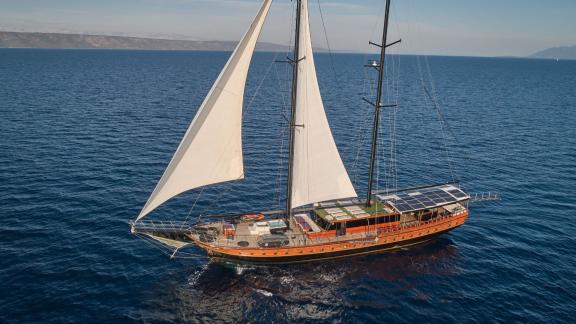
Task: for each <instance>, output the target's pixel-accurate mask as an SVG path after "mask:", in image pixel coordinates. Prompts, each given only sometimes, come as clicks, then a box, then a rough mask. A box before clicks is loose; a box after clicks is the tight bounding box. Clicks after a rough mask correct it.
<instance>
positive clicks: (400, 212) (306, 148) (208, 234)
mask: <svg viewBox="0 0 576 324" xmlns="http://www.w3.org/2000/svg"><path fill="white" fill-rule="evenodd" d="M271 3H272V0H264V1H263V3H262V6H261V8H260V10H259V11H258V13H257V15H256V17H255V18H254V20H253V21H252V23H251V25H250V28H249V29H248V31H247V32H246V34H245V35H244V36H243V37H242V39H241V40H240V42H239V43H238V45H237V47H236V49H235V50H234V52H233V53H232V55H231V56H230V58H229V60H228V62H227V63H226V65H225V66H224V68H223V70H222V72H221V73H220V75H219V77H218V78H217V80H216V81H215V83H214V85H213V86H212V88H211V90H210V92H209V93H208V95H207V96H206V98H205V100H204V102H203V103H202V105H201V107H200V108H199V110H198V112H197V114H196V116H195V117H194V119H193V121H192V123H191V124H190V126H189V128H188V130H187V132H186V134H185V135H184V138H183V139H182V141H181V142H180V145H179V146H178V148H177V150H176V153H175V154H174V156H173V157H172V160H171V161H170V163H169V165H168V167H167V168H166V170H165V172H164V174H163V176H162V177H161V179H160V181H159V182H158V184H157V186H156V188H155V189H154V191H153V192H152V194H151V195H150V197H149V199H148V201H147V202H146V204H145V205H144V207H143V208H142V210H141V212H140V214H139V215H138V217H137V218H136V220H135V221H134V222H132V226H131V231H132V233H134V234H136V235H139V236H141V237H144V238H147V239H150V240H153V241H154V242H158V243H159V244H161V245H162V246H164V247H167V248H169V249H171V251H172V255H173V256H174V255H176V254H177V253H178V251H179V250H181V249H183V248H185V247H188V246H196V247H198V248H200V249H202V250H204V251H205V253H206V254H207V255H208V256H209V257H211V258H215V259H221V260H225V261H232V262H250V263H291V262H305V261H312V260H325V259H331V258H338V257H345V256H352V255H360V254H366V253H374V252H381V251H387V250H393V249H398V248H402V247H407V246H411V245H415V244H419V243H423V242H426V241H429V240H431V239H433V238H434V237H436V236H438V235H440V234H442V233H446V232H448V231H450V230H452V229H454V228H456V227H458V226H460V225H462V224H464V222H465V221H466V219H467V217H468V202H469V199H470V196H469V195H468V194H467V193H465V192H464V191H463V190H461V189H460V188H459V186H458V185H457V184H455V183H447V184H440V185H429V186H422V187H415V188H407V189H403V190H394V191H387V192H378V191H374V190H373V188H372V186H373V182H374V180H373V174H374V169H375V163H374V161H375V159H376V157H375V155H376V152H377V148H378V128H379V120H380V116H379V114H380V110H381V109H382V108H385V107H386V105H382V103H381V100H382V82H383V78H384V68H383V67H384V66H385V65H384V63H385V58H386V48H387V47H388V46H391V45H392V44H395V43H398V42H394V43H392V44H387V41H386V40H387V39H386V38H387V29H388V20H389V12H390V0H388V1H387V2H386V11H385V17H384V30H383V34H382V42H381V44H373V45H376V46H378V47H379V48H380V59H379V61H374V62H372V65H371V66H372V67H374V68H375V69H376V70H378V72H379V78H378V83H377V96H376V98H375V99H376V100H375V102H372V103H371V104H372V106H373V107H374V124H373V129H372V145H371V149H372V150H371V159H370V165H369V177H368V184H367V194H366V197H365V198H364V199H362V198H359V197H358V195H357V193H356V190H355V188H354V186H353V185H352V182H351V180H350V177H349V175H348V173H347V171H346V168H345V167H344V164H343V162H342V159H341V157H340V153H339V152H338V148H337V146H336V143H335V142H334V138H333V136H332V132H331V130H330V125H329V123H328V120H327V118H326V114H325V111H324V105H323V103H322V97H321V94H320V89H319V86H318V80H317V77H316V69H315V65H314V55H313V51H312V43H311V37H310V25H309V15H308V1H307V0H297V1H296V6H295V7H296V14H295V19H296V23H295V37H294V44H293V57H292V58H291V59H290V60H289V63H290V65H291V67H292V89H291V90H292V91H291V94H292V96H291V114H290V119H289V124H288V127H289V132H288V133H289V142H288V144H289V156H288V168H287V175H288V176H287V183H286V207H285V209H282V210H271V211H262V212H238V213H234V214H227V215H213V216H209V217H206V216H205V217H203V218H202V220H200V219H197V220H193V221H184V222H177V221H171V222H165V221H150V220H147V219H145V217H146V216H147V215H149V214H150V213H151V212H152V211H153V210H155V209H156V208H157V207H158V206H160V205H161V204H163V203H164V202H166V201H167V200H169V199H171V198H173V197H175V196H177V195H179V194H181V193H183V192H185V191H188V190H191V189H194V188H199V187H203V186H208V185H212V184H217V183H222V182H227V181H234V180H240V179H243V178H244V165H243V152H242V129H241V126H242V108H243V97H244V88H245V83H246V77H247V73H248V69H249V66H250V61H251V58H252V55H253V53H254V49H255V46H256V43H257V39H258V37H259V34H260V32H261V29H262V26H263V24H264V21H265V19H266V16H267V14H268V11H269V10H270V6H271Z"/></svg>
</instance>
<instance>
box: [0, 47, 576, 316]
mask: <svg viewBox="0 0 576 324" xmlns="http://www.w3.org/2000/svg"><path fill="white" fill-rule="evenodd" d="M228 55H229V53H220V52H185V51H183V52H169V51H167V52H161V51H128V50H126V51H122V50H117V51H113V50H110V51H109V50H21V49H3V50H0V117H1V118H0V135H1V140H0V222H1V223H0V322H130V321H135V322H207V321H217V322H246V321H251V322H311V321H316V320H320V321H327V322H378V323H381V322H442V323H450V322H574V317H575V316H576V221H575V219H576V195H575V194H574V189H575V188H576V61H559V62H556V61H551V60H527V59H506V58H469V57H415V56H392V57H390V59H389V62H388V66H387V73H388V76H389V79H388V80H389V81H388V82H387V83H386V85H385V93H386V96H385V102H384V103H394V104H396V103H397V104H398V106H397V107H395V108H387V109H386V110H385V111H384V112H383V116H382V123H383V127H382V133H381V139H382V141H381V145H380V147H381V150H380V154H379V156H380V159H379V161H378V170H379V171H378V174H377V183H378V185H377V187H378V189H385V188H394V187H405V186H412V185H422V184H430V183H438V182H445V181H451V180H457V181H460V183H461V185H462V187H463V188H464V189H465V190H467V191H469V192H472V193H474V192H488V191H491V192H497V193H498V194H499V195H500V196H501V198H502V199H501V200H500V201H497V202H488V203H476V204H471V205H470V207H471V216H470V218H469V220H468V221H467V223H466V224H465V225H464V226H462V227H460V228H458V229H456V230H454V231H453V232H450V233H448V234H446V235H444V236H442V237H440V238H438V239H436V240H434V241H433V242H431V243H429V244H426V245H423V246H419V247H414V248H410V249H405V250H399V251H396V252H391V253H385V254H376V255H368V256H363V257H354V258H349V259H342V260H338V261H329V262H323V263H308V264H297V265H284V266H262V267H250V266H234V265H228V264H222V263H216V262H211V261H210V260H207V259H206V258H176V259H171V258H170V257H169V256H168V255H166V254H164V253H163V251H161V250H158V249H156V248H155V247H153V246H150V245H148V244H146V242H145V241H142V240H141V239H139V238H137V237H135V236H132V235H131V234H130V231H129V221H131V220H133V219H134V218H135V217H136V215H137V214H138V212H139V210H140V208H142V206H143V205H144V203H145V202H146V200H147V198H148V196H149V194H150V193H151V191H152V189H153V188H154V186H155V184H156V182H157V181H158V179H159V178H160V176H161V175H162V172H163V170H164V168H165V167H166V165H167V163H168V161H169V159H170V158H171V156H172V154H173V153H174V150H175V149H176V146H177V145H178V143H179V141H180V139H181V137H182V135H183V134H184V132H185V131H186V128H187V126H188V124H189V122H190V121H191V119H192V118H193V116H194V113H195V111H196V110H197V108H198V106H199V105H200V104H201V102H202V100H203V98H204V96H205V95H206V93H207V92H208V90H209V89H210V86H211V84H212V82H213V81H214V80H215V78H216V77H217V75H218V73H219V71H220V69H221V68H222V66H223V65H224V63H225V62H226V59H227V57H228ZM283 58H284V55H280V56H278V55H276V54H274V53H257V54H256V55H255V57H254V60H253V67H252V69H251V71H250V75H249V80H248V84H247V88H246V99H245V104H246V108H245V113H244V117H245V118H244V130H243V141H244V149H245V156H244V159H245V168H246V172H245V173H246V179H245V180H243V181H239V182H234V183H226V184H221V185H216V186H213V187H208V188H205V189H198V190H193V191H191V192H189V193H186V194H183V195H181V196H179V197H177V198H175V199H173V200H171V201H170V202H168V203H167V204H165V205H164V206H162V207H161V208H159V209H158V210H157V211H155V212H154V213H153V214H152V215H151V216H150V218H151V219H183V218H185V217H198V215H201V214H205V213H209V212H223V211H224V212H225V211H237V210H259V209H276V208H281V207H282V206H283V197H284V181H285V178H284V177H285V169H286V163H285V156H286V153H285V152H286V127H285V126H286V121H285V117H284V116H286V115H287V113H288V108H289V107H288V104H289V98H290V97H289V95H290V94H289V91H288V90H289V88H290V87H289V85H290V73H289V72H290V71H289V66H288V65H287V64H281V63H280V64H279V63H273V61H274V60H276V59H280V60H281V59H283ZM374 58H375V57H374V56H371V55H364V54H334V55H329V54H319V55H317V56H316V64H317V69H318V76H319V82H320V87H321V90H322V94H323V98H324V103H325V107H326V111H327V115H328V118H329V120H330V123H331V125H332V129H333V135H334V137H335V139H336V141H337V144H338V147H339V149H340V152H341V155H342V159H343V160H344V163H345V164H346V167H347V168H348V170H349V173H350V175H351V178H352V179H353V181H354V183H355V186H356V189H357V191H358V193H359V194H360V195H362V196H363V195H365V191H366V188H365V187H366V173H367V150H368V144H369V143H368V140H369V136H370V123H371V116H372V112H373V110H372V108H371V107H370V106H369V105H368V104H366V103H365V102H364V101H362V97H363V96H367V97H368V98H372V97H371V93H372V92H373V84H372V83H371V80H373V79H374V71H373V70H371V69H370V68H368V69H366V68H364V67H363V65H364V64H365V63H366V61H367V60H368V59H374ZM424 89H426V90H424ZM391 135H394V136H391ZM391 145H394V147H395V149H394V150H391V149H390V146H391ZM188 252H189V253H195V254H200V255H201V251H199V250H195V249H194V248H192V249H191V250H189V251H188Z"/></svg>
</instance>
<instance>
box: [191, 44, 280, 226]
mask: <svg viewBox="0 0 576 324" xmlns="http://www.w3.org/2000/svg"><path fill="white" fill-rule="evenodd" d="M279 54H280V53H279V52H276V53H275V54H274V57H273V58H272V60H271V62H270V64H269V65H268V67H267V68H266V72H265V73H264V75H263V76H262V78H261V79H260V82H259V83H258V86H257V87H256V90H255V91H254V94H253V95H252V97H251V98H250V101H249V102H248V104H247V105H245V106H244V109H243V110H242V117H244V115H245V114H246V113H247V112H248V111H249V110H250V109H251V108H252V107H253V106H252V104H253V102H254V100H255V99H256V97H257V96H258V94H259V92H260V89H261V88H262V85H263V84H264V82H265V81H266V79H267V78H268V75H269V73H270V71H271V70H272V67H273V66H274V64H275V62H276V59H277V58H278V55H279ZM246 169H248V168H246ZM231 187H232V184H231V183H229V182H227V183H226V184H224V186H223V188H222V190H220V191H219V193H218V196H217V198H216V199H214V200H212V203H211V204H210V206H208V209H212V208H214V206H215V204H216V203H217V202H220V201H221V198H222V197H223V196H224V194H225V193H227V192H229V191H230V189H231ZM205 188H206V186H202V188H201V190H200V192H199V193H198V195H197V197H196V199H195V200H194V204H193V205H192V207H191V208H190V210H189V211H188V214H187V215H186V218H185V221H186V222H187V221H188V220H189V218H190V216H191V215H192V212H193V211H194V208H195V207H196V205H197V203H198V200H199V199H200V198H201V196H202V194H203V193H204V189H205Z"/></svg>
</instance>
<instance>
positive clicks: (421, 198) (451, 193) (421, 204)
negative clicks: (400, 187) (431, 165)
mask: <svg viewBox="0 0 576 324" xmlns="http://www.w3.org/2000/svg"><path fill="white" fill-rule="evenodd" d="M377 197H378V198H379V199H380V201H383V202H387V203H389V204H390V205H392V207H394V209H396V211H398V212H401V213H405V212H411V211H415V210H421V209H429V208H434V207H438V206H441V205H446V204H449V203H452V202H458V201H462V200H465V199H467V198H468V195H467V194H466V193H464V192H463V191H462V190H460V189H458V188H456V187H454V186H452V185H443V186H438V187H429V188H422V189H413V190H406V191H401V192H396V193H395V194H394V195H389V196H383V195H378V196H377Z"/></svg>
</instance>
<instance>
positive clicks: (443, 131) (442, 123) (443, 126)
mask: <svg viewBox="0 0 576 324" xmlns="http://www.w3.org/2000/svg"><path fill="white" fill-rule="evenodd" d="M425 62H426V67H427V72H428V78H429V82H430V85H431V87H432V91H434V92H433V94H430V91H429V90H428V89H427V88H426V87H425V88H424V91H425V92H426V94H427V95H428V96H429V97H430V100H431V101H432V103H433V104H434V108H435V109H436V113H437V114H438V119H439V120H440V129H441V134H442V139H443V143H442V144H443V147H444V151H445V154H446V157H447V159H448V166H449V168H450V175H451V177H452V180H453V181H455V180H456V176H455V174H454V165H453V163H454V162H453V161H452V154H451V152H450V150H449V148H448V144H447V136H446V128H447V122H446V120H445V118H444V116H443V114H442V111H441V108H440V105H439V103H438V99H437V98H436V95H435V87H434V82H433V80H432V73H431V71H430V65H429V63H428V60H427V59H426V60H425Z"/></svg>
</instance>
